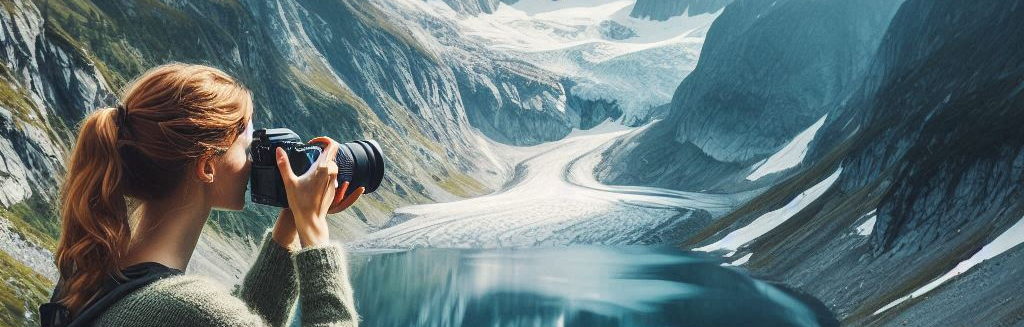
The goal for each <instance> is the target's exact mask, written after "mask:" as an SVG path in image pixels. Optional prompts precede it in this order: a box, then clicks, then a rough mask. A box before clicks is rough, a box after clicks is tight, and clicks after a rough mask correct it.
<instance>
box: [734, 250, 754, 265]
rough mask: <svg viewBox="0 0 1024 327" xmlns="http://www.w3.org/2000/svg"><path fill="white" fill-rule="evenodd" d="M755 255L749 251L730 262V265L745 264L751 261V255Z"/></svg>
mask: <svg viewBox="0 0 1024 327" xmlns="http://www.w3.org/2000/svg"><path fill="white" fill-rule="evenodd" d="M753 256H754V254H753V253H747V255H745V256H742V257H740V258H739V259H736V260H735V261H733V262H730V263H729V265H730V266H742V265H743V264H745V263H747V262H748V261H750V257H753Z"/></svg>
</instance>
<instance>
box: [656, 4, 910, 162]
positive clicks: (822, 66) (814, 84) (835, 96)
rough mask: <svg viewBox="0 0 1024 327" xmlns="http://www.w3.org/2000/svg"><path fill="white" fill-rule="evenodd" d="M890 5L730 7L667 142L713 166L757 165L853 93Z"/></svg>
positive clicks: (678, 97)
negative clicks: (694, 151) (693, 149)
mask: <svg viewBox="0 0 1024 327" xmlns="http://www.w3.org/2000/svg"><path fill="white" fill-rule="evenodd" d="M898 5H899V2H898V1H890V0H875V1H865V2H858V3H852V2H829V1H806V0H793V1H777V2H775V1H773V2H768V1H738V2H735V3H733V4H731V5H729V6H728V7H727V8H726V9H725V11H724V12H723V13H722V16H721V17H719V19H718V20H716V21H715V23H714V24H713V26H712V27H711V29H710V30H709V31H708V40H709V41H708V42H707V44H705V46H704V49H703V56H702V60H701V61H700V62H699V63H698V65H697V68H696V69H695V70H694V72H693V73H691V74H690V76H688V77H687V78H686V80H684V81H683V83H682V84H680V86H679V88H678V89H677V90H676V94H675V96H674V97H673V99H674V101H675V102H674V103H673V108H672V111H671V114H670V120H671V121H672V123H673V124H675V125H676V126H677V128H678V131H677V132H676V138H675V140H676V141H677V142H679V143H684V142H689V143H692V144H694V145H696V146H698V147H700V149H701V150H702V151H704V152H705V153H707V154H708V155H709V156H711V157H713V158H715V159H716V160H720V161H730V162H742V161H745V160H750V159H754V158H761V157H764V156H765V155H767V154H770V153H772V152H773V151H774V150H776V149H778V148H779V147H781V146H782V145H783V144H785V143H786V142H787V141H789V140H790V139H791V138H792V137H793V136H795V135H796V134H797V133H798V132H799V131H801V130H803V129H804V128H806V127H807V126H810V125H811V124H812V123H814V121H815V120H817V119H818V118H820V117H821V116H822V115H824V114H825V113H827V112H828V111H829V110H830V109H832V107H831V106H832V105H833V104H835V103H836V102H837V101H838V100H841V99H842V97H843V96H844V95H846V94H847V92H849V91H850V90H852V89H854V88H855V87H856V85H857V84H856V83H857V82H859V77H860V74H861V73H862V72H863V71H864V69H865V68H866V67H867V63H868V59H869V58H870V57H871V55H872V54H873V53H874V51H875V50H876V48H877V46H878V42H879V41H880V40H881V35H882V32H883V31H884V30H885V27H886V26H887V25H888V23H889V19H890V18H891V17H892V15H893V13H895V10H896V8H897V7H898Z"/></svg>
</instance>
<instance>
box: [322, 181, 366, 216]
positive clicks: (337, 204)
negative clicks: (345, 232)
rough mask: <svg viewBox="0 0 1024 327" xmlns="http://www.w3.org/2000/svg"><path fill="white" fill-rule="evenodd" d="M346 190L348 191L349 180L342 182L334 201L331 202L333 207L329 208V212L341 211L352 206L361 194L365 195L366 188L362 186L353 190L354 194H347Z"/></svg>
mask: <svg viewBox="0 0 1024 327" xmlns="http://www.w3.org/2000/svg"><path fill="white" fill-rule="evenodd" d="M346 191H348V182H344V183H342V184H341V187H340V188H338V191H337V192H336V193H334V201H332V202H331V207H330V209H327V213H329V214H330V213H339V212H341V211H342V210H345V209H348V207H350V206H352V204H353V203H355V202H356V200H357V199H359V196H360V195H363V192H364V191H366V188H365V187H362V186H360V187H359V188H357V189H356V190H355V191H352V194H349V195H348V196H345V192H346Z"/></svg>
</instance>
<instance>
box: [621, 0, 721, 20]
mask: <svg viewBox="0 0 1024 327" xmlns="http://www.w3.org/2000/svg"><path fill="white" fill-rule="evenodd" d="M732 1H733V0H637V1H636V4H635V5H633V10H632V11H630V12H629V16H630V17H636V18H646V19H652V20H668V19H669V18H671V17H674V16H679V15H682V14H687V15H688V16H694V15H700V14H706V13H713V12H717V11H719V10H722V8H724V7H725V6H726V5H728V4H729V3H730V2H732Z"/></svg>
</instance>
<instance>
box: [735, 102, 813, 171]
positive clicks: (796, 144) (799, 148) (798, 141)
mask: <svg viewBox="0 0 1024 327" xmlns="http://www.w3.org/2000/svg"><path fill="white" fill-rule="evenodd" d="M826 118H828V114H825V115H824V116H821V118H820V119H818V121H817V122H815V123H814V125H811V127H808V128H807V129H805V130H804V131H803V132H800V134H797V135H796V137H794V138H793V140H792V141H789V143H788V144H786V146H785V147H783V148H782V150H779V152H776V153H775V154H773V155H772V156H771V157H768V160H767V161H765V162H764V163H763V164H761V165H760V166H758V167H757V169H756V170H754V172H753V173H750V176H747V180H748V181H756V180H758V179H760V178H761V177H764V176H767V175H770V174H773V173H777V172H780V171H783V170H786V169H790V168H793V167H796V165H798V164H800V163H801V162H803V161H804V156H806V155H807V148H808V145H810V144H811V141H812V140H814V135H815V134H817V133H818V129H820V128H821V126H822V125H824V124H825V119H826Z"/></svg>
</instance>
